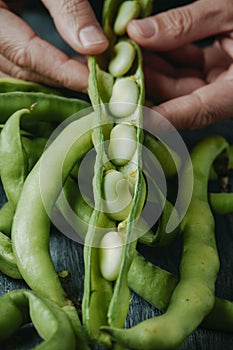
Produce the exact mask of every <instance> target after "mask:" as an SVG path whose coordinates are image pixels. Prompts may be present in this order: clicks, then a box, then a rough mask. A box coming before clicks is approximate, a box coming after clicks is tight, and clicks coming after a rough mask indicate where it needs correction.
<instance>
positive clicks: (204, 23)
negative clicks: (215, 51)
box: [127, 0, 233, 51]
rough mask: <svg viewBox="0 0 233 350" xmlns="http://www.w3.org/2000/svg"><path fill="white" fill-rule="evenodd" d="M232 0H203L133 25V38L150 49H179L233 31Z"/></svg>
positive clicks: (129, 32)
mask: <svg viewBox="0 0 233 350" xmlns="http://www.w3.org/2000/svg"><path fill="white" fill-rule="evenodd" d="M232 19H233V6H232V0H222V1H221V2H220V1H219V0H199V1H196V2H195V3H193V4H191V5H187V6H182V7H178V8H177V9H172V10H169V11H166V12H163V13H160V14H158V15H155V16H151V17H148V18H145V19H141V20H133V21H131V22H130V23H129V25H128V28H127V31H128V34H129V36H130V37H131V38H132V39H133V40H135V41H136V42H137V43H138V44H140V45H141V46H143V47H147V48H149V49H154V50H159V51H166V50H172V49H176V48H178V47H181V46H183V45H185V44H188V43H191V42H193V41H196V40H200V39H203V38H205V37H208V36H211V35H215V34H219V33H223V32H227V31H230V30H232V28H233V21H232Z"/></svg>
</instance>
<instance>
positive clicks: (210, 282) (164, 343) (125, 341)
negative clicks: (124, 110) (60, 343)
mask: <svg viewBox="0 0 233 350" xmlns="http://www.w3.org/2000/svg"><path fill="white" fill-rule="evenodd" d="M227 147H228V144H227V142H226V140H225V139H223V138H222V137H217V136H216V137H212V138H211V137H210V138H208V139H206V140H203V141H202V142H200V143H199V144H198V145H197V146H196V147H195V148H194V149H193V150H192V152H191V160H192V164H193V171H194V189H193V195H192V199H191V203H190V206H189V209H188V211H187V214H186V216H185V217H184V219H183V221H182V225H181V230H182V233H183V253H182V259H181V265H180V282H179V283H178V285H177V286H176V288H175V290H174V292H173V294H172V297H171V300H170V303H169V306H168V309H167V311H166V312H165V313H164V314H163V315H162V316H159V317H157V318H152V319H148V320H146V321H143V322H141V323H139V324H138V325H136V326H134V327H132V328H131V329H128V330H121V329H117V328H113V327H102V330H103V331H104V332H106V333H107V334H110V335H111V336H112V338H113V340H114V341H116V342H117V343H119V344H120V345H121V346H125V347H127V348H129V349H144V350H147V349H176V348H177V347H178V346H180V345H181V344H182V342H183V341H184V340H185V339H186V337H187V336H188V335H190V334H191V333H192V332H193V331H194V330H195V329H196V327H198V326H199V325H200V324H201V322H202V321H203V319H204V318H205V317H206V316H207V315H208V314H209V312H210V311H211V310H212V309H213V307H214V303H215V296H214V288H215V281H216V278H217V273H218V270H219V259H218V254H217V249H216V243H215V235H214V218H213V216H212V213H211V210H210V207H209V204H208V198H207V184H208V177H209V170H210V167H211V165H212V163H213V161H214V159H215V158H216V157H217V156H218V155H219V154H220V153H221V152H222V151H224V150H225V149H227ZM202 164H205V167H203V166H202ZM200 215H201V216H200Z"/></svg>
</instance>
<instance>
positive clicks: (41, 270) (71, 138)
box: [12, 114, 92, 349]
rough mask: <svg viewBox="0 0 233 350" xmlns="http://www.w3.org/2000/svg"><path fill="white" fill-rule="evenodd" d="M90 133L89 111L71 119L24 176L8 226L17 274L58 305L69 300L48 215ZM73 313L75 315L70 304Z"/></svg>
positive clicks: (82, 344)
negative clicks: (55, 260)
mask: <svg viewBox="0 0 233 350" xmlns="http://www.w3.org/2000/svg"><path fill="white" fill-rule="evenodd" d="M91 133H92V115H91V114H90V115H88V116H86V117H84V118H81V119H80V120H76V121H73V122H72V123H71V124H69V125H68V126H67V127H66V128H65V129H64V130H62V131H61V133H60V134H59V135H58V136H57V137H56V138H55V140H54V141H53V142H52V143H51V144H50V146H49V147H48V148H47V149H46V151H45V152H44V154H43V156H42V157H41V158H40V160H39V161H38V162H37V164H36V165H35V166H34V168H33V169H32V171H31V172H30V174H29V175H28V176H27V178H26V181H25V183H24V186H23V190H22V193H21V196H20V199H19V202H18V205H17V208H16V212H15V216H14V220H13V225H12V244H13V251H14V254H15V256H16V261H17V266H18V268H19V271H20V273H21V275H22V276H23V278H24V280H25V281H26V283H27V284H28V285H29V286H30V287H31V288H32V289H33V290H35V291H38V292H39V293H40V294H42V295H44V296H45V297H47V298H49V299H51V300H52V301H53V302H55V303H56V304H58V305H59V306H61V307H63V306H66V305H69V304H70V303H71V302H70V300H68V298H67V296H66V294H65V292H64V290H63V288H62V286H61V283H60V281H59V278H58V276H57V273H56V271H55V269H54V266H53V263H52V261H51V257H50V253H49V233H50V218H49V215H51V212H52V208H53V205H54V203H55V202H56V199H57V197H58V195H59V193H60V191H61V188H60V182H59V180H60V181H65V179H66V178H67V177H68V175H69V174H70V172H71V170H72V168H73V166H74V165H75V164H76V162H77V161H78V160H80V159H81V158H82V157H83V156H84V155H85V154H86V153H87V151H88V150H89V149H90V148H91V147H92V140H91ZM67 147H68V150H69V151H68V152H67ZM58 150H59V151H58ZM42 164H43V165H42ZM42 166H43V169H42ZM42 170H44V171H46V179H47V180H48V179H49V181H46V188H44V192H43V193H44V196H45V197H44V198H42V192H41V184H40V180H41V171H42ZM28 203H30V207H28ZM45 203H46V204H47V206H46V208H45ZM46 210H47V211H46ZM73 313H74V315H76V311H75V309H74V307H73ZM80 327H81V326H80ZM80 327H78V329H79V328H80ZM80 333H81V331H80V332H78V336H79V337H80ZM79 342H80V347H81V348H82V349H88V346H87V344H86V341H85V339H82V338H80V339H79Z"/></svg>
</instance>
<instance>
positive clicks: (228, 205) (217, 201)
mask: <svg viewBox="0 0 233 350" xmlns="http://www.w3.org/2000/svg"><path fill="white" fill-rule="evenodd" d="M209 202H210V206H211V208H212V210H213V211H214V213H216V214H220V215H226V214H230V213H233V193H210V194H209Z"/></svg>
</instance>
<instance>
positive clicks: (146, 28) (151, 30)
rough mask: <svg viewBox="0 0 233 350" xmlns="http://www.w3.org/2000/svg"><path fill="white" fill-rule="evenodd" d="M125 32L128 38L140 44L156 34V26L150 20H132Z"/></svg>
mask: <svg viewBox="0 0 233 350" xmlns="http://www.w3.org/2000/svg"><path fill="white" fill-rule="evenodd" d="M127 32H128V35H129V36H130V37H132V38H133V39H135V40H136V41H140V42H141V41H142V40H145V39H146V40H148V39H151V38H152V37H153V36H154V35H155V34H156V25H155V22H154V21H153V20H152V19H151V18H145V19H138V20H132V21H130V22H129V24H128V26H127Z"/></svg>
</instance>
